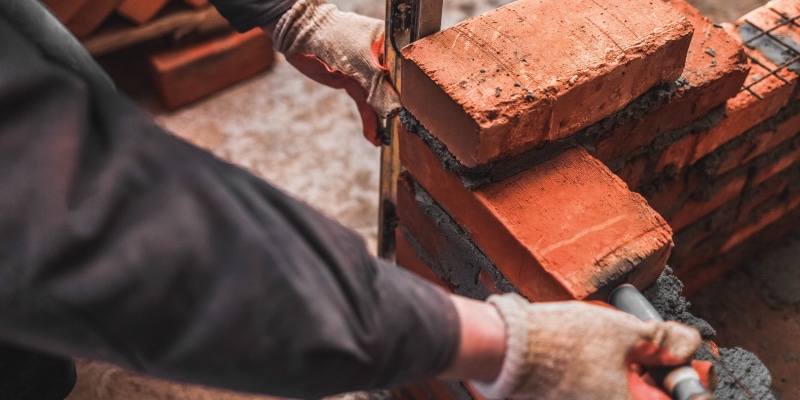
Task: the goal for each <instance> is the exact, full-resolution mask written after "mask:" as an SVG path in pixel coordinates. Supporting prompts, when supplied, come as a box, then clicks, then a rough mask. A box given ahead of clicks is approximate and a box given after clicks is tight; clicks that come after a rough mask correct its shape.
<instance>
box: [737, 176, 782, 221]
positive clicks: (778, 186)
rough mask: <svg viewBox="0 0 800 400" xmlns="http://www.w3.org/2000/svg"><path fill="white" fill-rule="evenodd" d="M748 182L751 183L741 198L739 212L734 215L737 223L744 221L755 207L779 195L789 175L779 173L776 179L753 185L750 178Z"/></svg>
mask: <svg viewBox="0 0 800 400" xmlns="http://www.w3.org/2000/svg"><path fill="white" fill-rule="evenodd" d="M749 183H750V185H751V187H750V189H749V193H748V195H746V196H745V197H744V199H743V200H742V204H741V205H740V206H739V214H738V216H737V217H736V219H737V220H738V221H739V223H746V221H748V219H749V218H750V216H751V215H752V213H753V211H754V210H755V209H757V208H758V207H760V206H762V205H763V204H764V203H766V202H767V201H769V200H770V199H774V198H776V197H777V196H778V195H780V194H781V193H782V192H783V191H784V189H786V186H787V185H788V183H789V177H788V176H786V175H781V177H780V178H777V180H774V179H773V180H770V181H769V182H763V183H759V184H757V185H753V182H752V180H751V181H750V182H749Z"/></svg>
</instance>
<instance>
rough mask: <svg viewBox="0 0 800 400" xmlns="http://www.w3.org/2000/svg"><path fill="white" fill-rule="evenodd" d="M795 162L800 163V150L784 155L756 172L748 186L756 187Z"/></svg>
mask: <svg viewBox="0 0 800 400" xmlns="http://www.w3.org/2000/svg"><path fill="white" fill-rule="evenodd" d="M797 161H800V148H798V149H795V150H792V151H790V152H788V153H787V154H784V155H783V156H781V157H780V158H779V159H778V160H776V161H775V162H772V163H770V164H769V165H767V166H766V167H764V168H761V169H760V170H758V171H757V172H756V174H755V175H754V176H753V178H752V181H751V183H750V184H751V185H753V186H758V185H760V184H762V183H763V182H764V181H766V180H767V179H769V178H771V177H773V176H775V175H777V174H778V173H780V172H781V171H784V170H786V169H787V168H789V167H790V166H792V165H793V164H795V163H797Z"/></svg>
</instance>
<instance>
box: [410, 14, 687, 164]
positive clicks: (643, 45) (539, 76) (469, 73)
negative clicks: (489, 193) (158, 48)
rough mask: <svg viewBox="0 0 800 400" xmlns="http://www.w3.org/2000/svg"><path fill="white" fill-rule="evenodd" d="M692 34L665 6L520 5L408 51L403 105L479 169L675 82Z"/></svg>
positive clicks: (438, 35) (460, 157) (482, 17)
mask: <svg viewBox="0 0 800 400" xmlns="http://www.w3.org/2000/svg"><path fill="white" fill-rule="evenodd" d="M691 32H692V26H691V24H690V23H689V22H688V21H687V20H686V19H685V18H683V17H682V16H681V15H680V14H678V13H677V12H676V11H674V10H673V9H672V8H670V7H669V6H667V5H665V4H664V3H662V2H653V1H645V0H617V1H612V0H600V1H593V2H584V1H580V0H564V1H559V2H541V1H537V0H518V1H515V2H513V3H510V4H508V5H506V6H503V7H500V8H498V9H496V10H493V11H490V12H488V13H485V14H482V15H480V16H478V17H475V18H472V19H469V20H467V21H464V22H462V23H460V24H458V25H456V26H454V27H452V28H449V29H446V30H444V31H441V32H438V33H436V34H433V35H431V36H428V37H426V38H424V39H422V40H419V41H416V42H414V43H412V44H411V45H409V46H406V47H405V48H404V49H403V55H404V57H405V60H404V62H403V77H402V79H403V80H402V82H403V88H404V90H403V91H402V94H403V104H404V105H405V106H406V108H408V110H409V111H410V112H411V114H413V115H414V116H415V117H416V118H417V119H418V120H419V121H420V122H421V123H422V125H423V126H425V127H426V128H427V129H428V131H429V132H430V133H431V134H432V135H433V136H435V137H436V138H438V139H439V140H440V141H441V142H442V143H444V144H445V145H446V146H447V147H448V149H449V150H450V152H452V153H453V154H454V155H455V156H456V157H457V158H458V160H459V161H460V162H461V163H462V164H463V165H465V166H467V167H473V166H476V165H480V164H485V163H487V162H489V161H492V160H496V159H500V158H505V157H507V156H510V155H515V154H519V153H521V152H523V151H525V150H528V149H530V148H532V147H535V146H536V145H539V144H541V143H543V142H546V141H552V140H555V139H558V138H563V137H567V136H569V135H571V134H573V133H574V132H576V131H577V130H579V129H581V128H583V127H586V126H588V125H591V124H592V123H594V122H597V121H599V120H600V119H602V118H604V117H606V116H608V115H610V114H612V113H613V112H615V111H618V110H620V109H621V108H623V107H624V106H625V105H626V104H628V103H629V102H630V101H631V100H633V99H635V98H636V97H638V96H640V95H641V94H643V93H645V92H646V91H647V90H648V89H650V88H651V87H653V86H654V85H656V84H659V83H663V82H671V81H674V80H675V79H677V78H678V77H679V76H680V73H681V70H682V69H683V65H684V60H685V58H686V52H687V49H688V47H689V42H690V40H691ZM534 38H535V39H534Z"/></svg>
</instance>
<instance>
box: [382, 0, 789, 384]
mask: <svg viewBox="0 0 800 400" xmlns="http://www.w3.org/2000/svg"><path fill="white" fill-rule="evenodd" d="M650 3H651V2H648V1H643V2H640V1H635V0H630V1H611V0H607V1H601V2H593V4H594V5H595V6H596V7H597V9H593V8H592V7H594V6H591V5H589V6H587V5H586V4H585V3H581V5H580V6H579V5H577V3H576V2H574V1H569V0H568V1H561V2H558V4H557V5H553V6H552V8H548V6H547V4H548V2H533V1H526V0H520V1H517V2H515V3H511V4H509V5H507V6H505V7H502V8H500V9H498V10H495V11H492V12H490V13H487V14H484V15H481V16H478V17H476V18H473V19H471V20H468V21H465V22H463V23H461V24H459V25H457V26H455V27H453V28H450V29H448V30H445V31H443V32H440V33H437V34H435V35H432V36H430V37H428V38H425V39H423V40H420V41H418V42H415V43H413V44H412V45H410V46H408V47H406V48H405V49H403V54H404V56H405V57H406V60H405V61H404V65H403V93H402V94H403V103H404V105H405V106H406V110H405V111H404V112H403V113H402V114H401V117H402V120H403V124H402V125H403V129H401V132H400V133H399V135H400V138H399V139H400V158H401V162H402V163H403V165H404V167H405V169H406V172H404V173H403V174H402V175H401V177H400V180H399V183H398V198H397V213H398V216H399V223H398V227H397V230H396V235H397V260H398V264H400V265H402V266H404V267H406V268H409V269H411V270H413V271H415V272H417V273H419V274H420V275H422V276H424V277H426V278H428V279H429V280H431V281H433V282H435V283H437V284H439V285H441V286H442V287H444V288H446V289H448V290H450V291H453V292H456V293H459V294H463V295H466V296H470V297H474V298H483V297H485V296H487V295H489V294H492V293H498V292H507V291H517V292H520V293H522V294H523V295H525V296H527V297H528V298H529V299H531V300H559V299H569V298H574V299H585V298H588V299H591V298H603V295H604V293H606V291H607V290H608V289H609V288H612V287H614V286H615V285H616V284H618V283H619V282H621V281H623V280H624V281H632V282H634V283H635V284H636V285H637V286H640V287H644V286H646V285H648V284H650V283H652V282H653V280H654V279H655V277H656V276H657V274H658V273H660V272H661V267H663V265H664V263H665V262H667V257H668V255H669V259H668V260H669V263H670V265H671V266H672V267H673V268H674V269H675V271H676V274H677V275H678V277H680V278H681V279H682V280H683V281H684V283H685V284H686V287H687V292H689V293H691V292H693V291H696V290H698V289H700V288H702V287H703V286H705V285H707V284H709V283H710V282H711V281H713V280H714V279H716V278H717V277H720V276H721V275H722V274H723V273H724V272H726V271H727V270H728V269H730V268H733V267H734V266H736V265H737V264H739V263H741V262H744V261H746V260H747V258H748V257H750V256H751V255H753V254H754V252H755V251H757V250H758V249H759V248H762V246H764V245H766V244H767V243H768V242H771V241H773V240H776V239H777V238H780V237H781V236H782V235H784V234H785V233H787V232H788V230H789V229H791V228H793V227H795V226H796V223H797V221H798V218H799V217H800V209H799V208H798V206H800V190H798V188H800V185H798V184H797V182H799V181H798V177H799V176H798V175H800V166H798V165H797V163H796V161H797V160H798V159H800V150H798V148H800V135H798V132H800V115H799V114H800V103H798V94H797V90H796V88H795V87H796V80H797V77H796V74H795V72H793V71H792V68H795V67H797V66H800V63H797V64H791V65H789V66H788V67H786V66H785V65H782V64H786V63H787V61H792V62H794V61H797V60H794V59H792V58H793V57H794V56H796V55H797V52H800V48H795V50H794V51H791V50H788V51H787V50H786V49H778V50H775V49H769V47H768V46H769V45H773V46H774V43H772V42H770V40H771V39H770V37H769V36H767V35H762V36H761V42H759V41H758V40H755V41H753V40H751V39H752V37H753V36H754V35H757V34H758V32H756V33H755V34H754V33H753V29H751V28H749V27H748V26H747V23H746V22H745V21H750V22H752V23H753V24H754V25H756V26H759V27H760V28H762V29H765V30H769V33H770V34H771V35H774V36H776V37H779V38H782V39H784V41H786V42H788V43H790V46H797V44H796V43H798V42H800V37H798V36H800V30H798V25H797V24H796V23H795V20H794V18H795V17H797V15H798V14H799V13H800V12H799V11H800V10H798V7H800V6H798V5H797V3H796V1H789V0H781V1H773V2H771V3H770V4H768V5H766V6H764V7H762V8H759V9H757V10H754V11H753V12H752V13H750V14H748V15H747V16H745V17H743V19H742V20H740V21H739V22H737V23H736V24H735V26H734V25H730V26H720V25H715V24H713V23H711V22H710V21H709V20H708V19H706V18H705V17H703V16H702V15H700V13H699V12H698V11H697V10H696V9H694V8H693V7H692V6H690V5H689V4H687V3H685V2H684V1H682V0H673V1H667V2H664V3H660V2H659V3H656V4H650ZM641 10H647V13H648V14H644V13H641ZM776 11H777V12H776ZM649 13H652V14H649ZM781 14H783V16H781ZM651 18H652V19H651ZM532 21H535V23H530V22H532ZM543 21H547V23H545V22H543ZM773 27H776V28H775V29H773V30H770V29H771V28H773ZM692 31H693V35H690V33H691V32H692ZM548 33H550V35H548ZM534 37H535V38H536V40H531V38H534ZM757 38H758V37H757ZM748 40H750V42H747V41H748ZM743 42H746V43H747V44H750V45H751V46H750V47H748V46H746V45H743ZM765 49H766V50H765ZM780 50H784V51H780ZM787 54H789V55H787ZM781 57H782V58H781ZM779 58H781V59H779ZM772 72H774V73H772ZM642 196H643V197H642ZM645 199H646V200H645ZM651 207H652V208H651ZM667 223H668V224H669V225H667ZM670 227H671V229H672V230H670ZM672 231H674V232H675V236H674V238H675V248H674V250H672V242H671V239H672ZM671 250H672V252H671V254H670V251H671ZM397 393H398V394H402V395H406V396H407V397H409V398H421V397H420V396H423V397H424V396H427V397H430V396H433V398H469V397H476V395H475V394H474V393H473V392H472V391H471V389H470V387H469V385H465V384H451V383H448V384H442V383H428V384H423V385H418V386H414V387H409V388H405V389H403V390H399V391H398V392H397Z"/></svg>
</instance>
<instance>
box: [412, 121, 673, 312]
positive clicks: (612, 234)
mask: <svg viewBox="0 0 800 400" xmlns="http://www.w3.org/2000/svg"><path fill="white" fill-rule="evenodd" d="M400 157H401V160H402V161H403V163H404V165H406V167H407V169H408V171H409V172H410V174H411V175H412V176H413V177H414V179H416V180H417V181H418V182H419V183H420V184H421V185H422V187H423V188H424V189H425V190H426V191H427V192H428V193H430V195H431V196H432V197H433V198H434V199H436V201H437V202H438V203H439V204H440V205H441V206H442V207H443V208H444V209H445V210H447V212H448V213H449V214H450V215H451V216H452V217H453V218H454V219H455V220H457V221H458V223H459V224H460V225H461V226H462V227H463V229H464V231H465V232H466V233H467V234H468V235H470V236H471V238H472V239H473V240H474V241H475V243H476V244H477V245H478V246H480V248H481V249H483V250H484V251H485V253H486V255H487V256H488V257H489V258H490V259H491V260H493V261H494V263H495V265H496V266H497V268H498V269H499V270H500V271H501V272H502V273H503V275H505V276H506V277H507V278H508V280H509V281H510V282H511V283H512V284H513V285H514V286H515V287H517V288H518V289H519V290H520V292H521V293H523V294H525V295H526V296H528V297H529V298H531V299H536V300H556V299H567V298H576V299H582V298H587V297H591V296H597V295H599V294H600V293H599V291H601V290H605V289H609V286H610V284H611V283H612V282H615V281H617V282H619V281H621V280H622V279H624V278H628V279H631V280H632V281H634V282H637V283H639V284H643V283H645V282H649V280H650V279H654V277H655V276H658V274H659V273H660V272H661V268H663V264H664V262H665V261H666V258H667V256H668V254H669V251H670V248H671V246H672V242H671V232H670V230H669V227H667V225H666V223H665V222H664V221H663V219H661V218H660V217H659V216H658V215H657V213H655V212H654V211H653V210H652V209H650V208H649V207H648V206H647V204H646V203H645V201H644V199H643V198H642V197H641V196H639V195H637V194H635V193H632V192H630V191H629V190H628V189H627V186H626V185H625V183H624V182H622V181H621V180H620V179H619V178H617V177H616V176H615V175H614V174H613V173H611V172H610V171H608V169H607V168H605V166H603V164H602V163H600V162H599V161H597V160H595V159H594V158H592V157H591V156H589V155H588V154H587V153H586V152H585V151H584V150H583V149H582V148H573V149H571V150H568V151H567V152H565V153H562V154H561V155H560V156H558V157H557V158H555V159H552V160H549V161H547V162H545V163H542V164H540V165H539V166H537V167H535V168H533V169H531V170H528V171H525V172H523V173H520V174H518V175H516V176H515V177H513V178H510V179H507V180H504V181H501V182H497V183H494V184H491V185H489V186H487V187H485V188H482V189H479V190H477V191H474V192H470V191H468V190H466V189H465V188H464V187H463V186H462V185H461V182H460V181H459V180H458V177H457V176H456V175H454V174H452V173H448V172H446V171H444V170H443V169H442V168H441V164H440V162H439V160H438V159H437V158H436V157H435V156H434V155H433V153H432V152H431V150H430V149H429V148H427V147H426V146H425V145H424V143H423V142H422V141H421V140H420V139H419V138H418V137H416V136H414V135H412V134H410V133H401V138H400ZM634 265H636V266H638V268H637V269H636V270H632V267H633V266H634Z"/></svg>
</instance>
